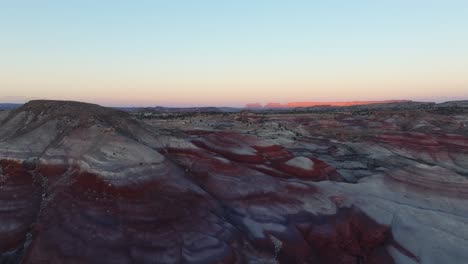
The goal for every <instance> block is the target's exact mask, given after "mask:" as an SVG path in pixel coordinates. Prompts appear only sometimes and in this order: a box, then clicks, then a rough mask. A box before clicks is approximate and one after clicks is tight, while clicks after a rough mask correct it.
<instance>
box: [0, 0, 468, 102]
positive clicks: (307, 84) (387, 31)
mask: <svg viewBox="0 0 468 264" xmlns="http://www.w3.org/2000/svg"><path fill="white" fill-rule="evenodd" d="M30 98H48V99H73V100H82V101H90V102H96V103H100V104H104V105H174V106H188V105H227V106H240V105H244V104H245V103H249V102H263V103H265V102H291V101H350V100H371V99H372V100H380V99H414V100H431V101H432V100H435V101H444V100H452V99H468V1H466V0H459V1H454V0H438V1H435V0H380V1H376V0H366V1H365V0H356V1H349V0H342V1H337V0H326V1H325V0H322V1H312V0H296V1H294V0H288V1H286V0H281V1H279V0H278V1H275V0H235V1H228V0H224V1H222V0H196V1H195V0H185V1H183V0H166V1H162V0H160V1H158V0H140V1H137V0H135V1H128V0H126V1H119V0H112V1H111V0H99V1H97V0H70V1H63V0H42V1H37V0H29V1H27V0H23V1H6V0H5V1H3V0H0V101H22V100H27V99H30Z"/></svg>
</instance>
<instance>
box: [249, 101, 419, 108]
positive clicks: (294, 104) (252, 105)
mask: <svg viewBox="0 0 468 264" xmlns="http://www.w3.org/2000/svg"><path fill="white" fill-rule="evenodd" d="M408 102H411V101H410V100H381V101H348V102H290V103H286V104H281V103H267V104H266V105H265V106H263V105H262V104H260V103H250V104H247V105H246V106H245V108H250V109H259V108H264V109H277V108H298V107H313V106H353V105H368V104H385V103H408Z"/></svg>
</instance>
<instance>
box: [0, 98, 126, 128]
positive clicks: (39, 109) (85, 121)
mask: <svg viewBox="0 0 468 264" xmlns="http://www.w3.org/2000/svg"><path fill="white" fill-rule="evenodd" d="M21 113H24V114H26V115H27V116H28V121H30V122H34V121H48V120H54V119H56V120H67V121H70V122H71V123H73V124H75V125H82V126H90V125H93V124H95V123H96V122H98V123H106V124H109V125H116V124H119V123H120V122H119V121H121V119H125V118H128V117H129V115H128V114H127V113H125V112H122V111H119V110H115V109H112V108H108V107H103V106H100V105H96V104H90V103H83V102H75V101H54V100H33V101H29V102H28V103H26V104H24V105H23V106H21V107H20V108H18V109H16V110H15V111H14V112H13V113H12V115H11V116H10V117H9V118H7V119H6V120H5V121H8V119H11V118H13V117H15V116H17V115H19V114H21ZM72 121H73V122H72Z"/></svg>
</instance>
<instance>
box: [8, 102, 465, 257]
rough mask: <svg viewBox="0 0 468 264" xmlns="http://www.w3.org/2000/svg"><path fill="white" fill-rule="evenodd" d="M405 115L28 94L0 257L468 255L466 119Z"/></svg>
mask: <svg viewBox="0 0 468 264" xmlns="http://www.w3.org/2000/svg"><path fill="white" fill-rule="evenodd" d="M405 118H408V117H405V116H404V115H403V114H401V113H394V114H389V115H388V116H387V115H379V116H371V117H369V116H367V117H359V116H352V115H351V116H350V115H346V114H344V115H336V116H327V115H323V116H321V117H320V118H319V117H317V116H313V115H279V116H275V115H271V116H268V117H265V116H258V117H256V116H252V119H249V120H244V119H239V118H238V117H237V116H235V115H234V116H229V115H228V116H214V117H205V118H204V119H203V120H200V118H199V117H194V118H193V119H196V122H194V120H167V119H164V120H149V121H147V122H142V121H138V120H136V119H134V118H133V117H132V116H130V115H129V114H127V113H124V112H120V111H116V110H112V109H107V108H103V107H100V106H97V105H90V104H84V103H76V102H57V101H33V102H30V103H28V104H26V105H24V106H23V107H21V108H19V109H16V110H12V111H10V112H8V113H6V114H4V115H2V118H1V119H0V124H1V125H0V160H1V161H0V175H1V176H0V254H1V255H0V260H1V261H3V263H326V264H327V263H330V264H331V263H353V264H354V263H402V264H406V263H408V264H410V263H464V262H467V261H468V253H467V251H466V248H468V242H467V241H468V231H467V230H468V207H467V206H466V202H467V199H468V196H467V191H466V190H465V189H466V188H465V187H466V186H467V184H468V183H467V181H468V180H467V179H466V176H467V175H466V173H465V172H466V170H467V169H468V166H467V163H466V159H465V157H466V155H467V152H468V151H467V144H466V142H467V138H466V135H467V134H466V131H465V128H464V127H461V126H456V125H453V124H452V123H447V122H442V124H441V122H438V121H440V120H439V119H438V118H437V117H436V116H433V115H426V114H424V115H421V116H419V117H418V118H416V119H415V118H413V120H415V123H414V124H413V123H411V124H408V123H406V122H405ZM389 119H390V120H389ZM251 120H257V121H254V122H252V121H251ZM453 120H456V121H453V122H461V123H462V124H464V122H466V120H468V119H466V118H464V116H458V117H457V118H455V119H453ZM423 121H424V122H423ZM418 124H421V125H418ZM215 126H217V127H215ZM422 126H424V127H426V129H425V130H421V128H422ZM429 128H430V129H429ZM1 261H0V262H1Z"/></svg>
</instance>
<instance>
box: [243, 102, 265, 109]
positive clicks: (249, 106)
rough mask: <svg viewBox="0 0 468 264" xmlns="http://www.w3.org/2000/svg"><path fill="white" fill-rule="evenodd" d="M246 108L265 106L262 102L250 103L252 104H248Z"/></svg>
mask: <svg viewBox="0 0 468 264" xmlns="http://www.w3.org/2000/svg"><path fill="white" fill-rule="evenodd" d="M245 108H248V109H262V108H263V106H262V104H260V103H250V104H246V105H245Z"/></svg>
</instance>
